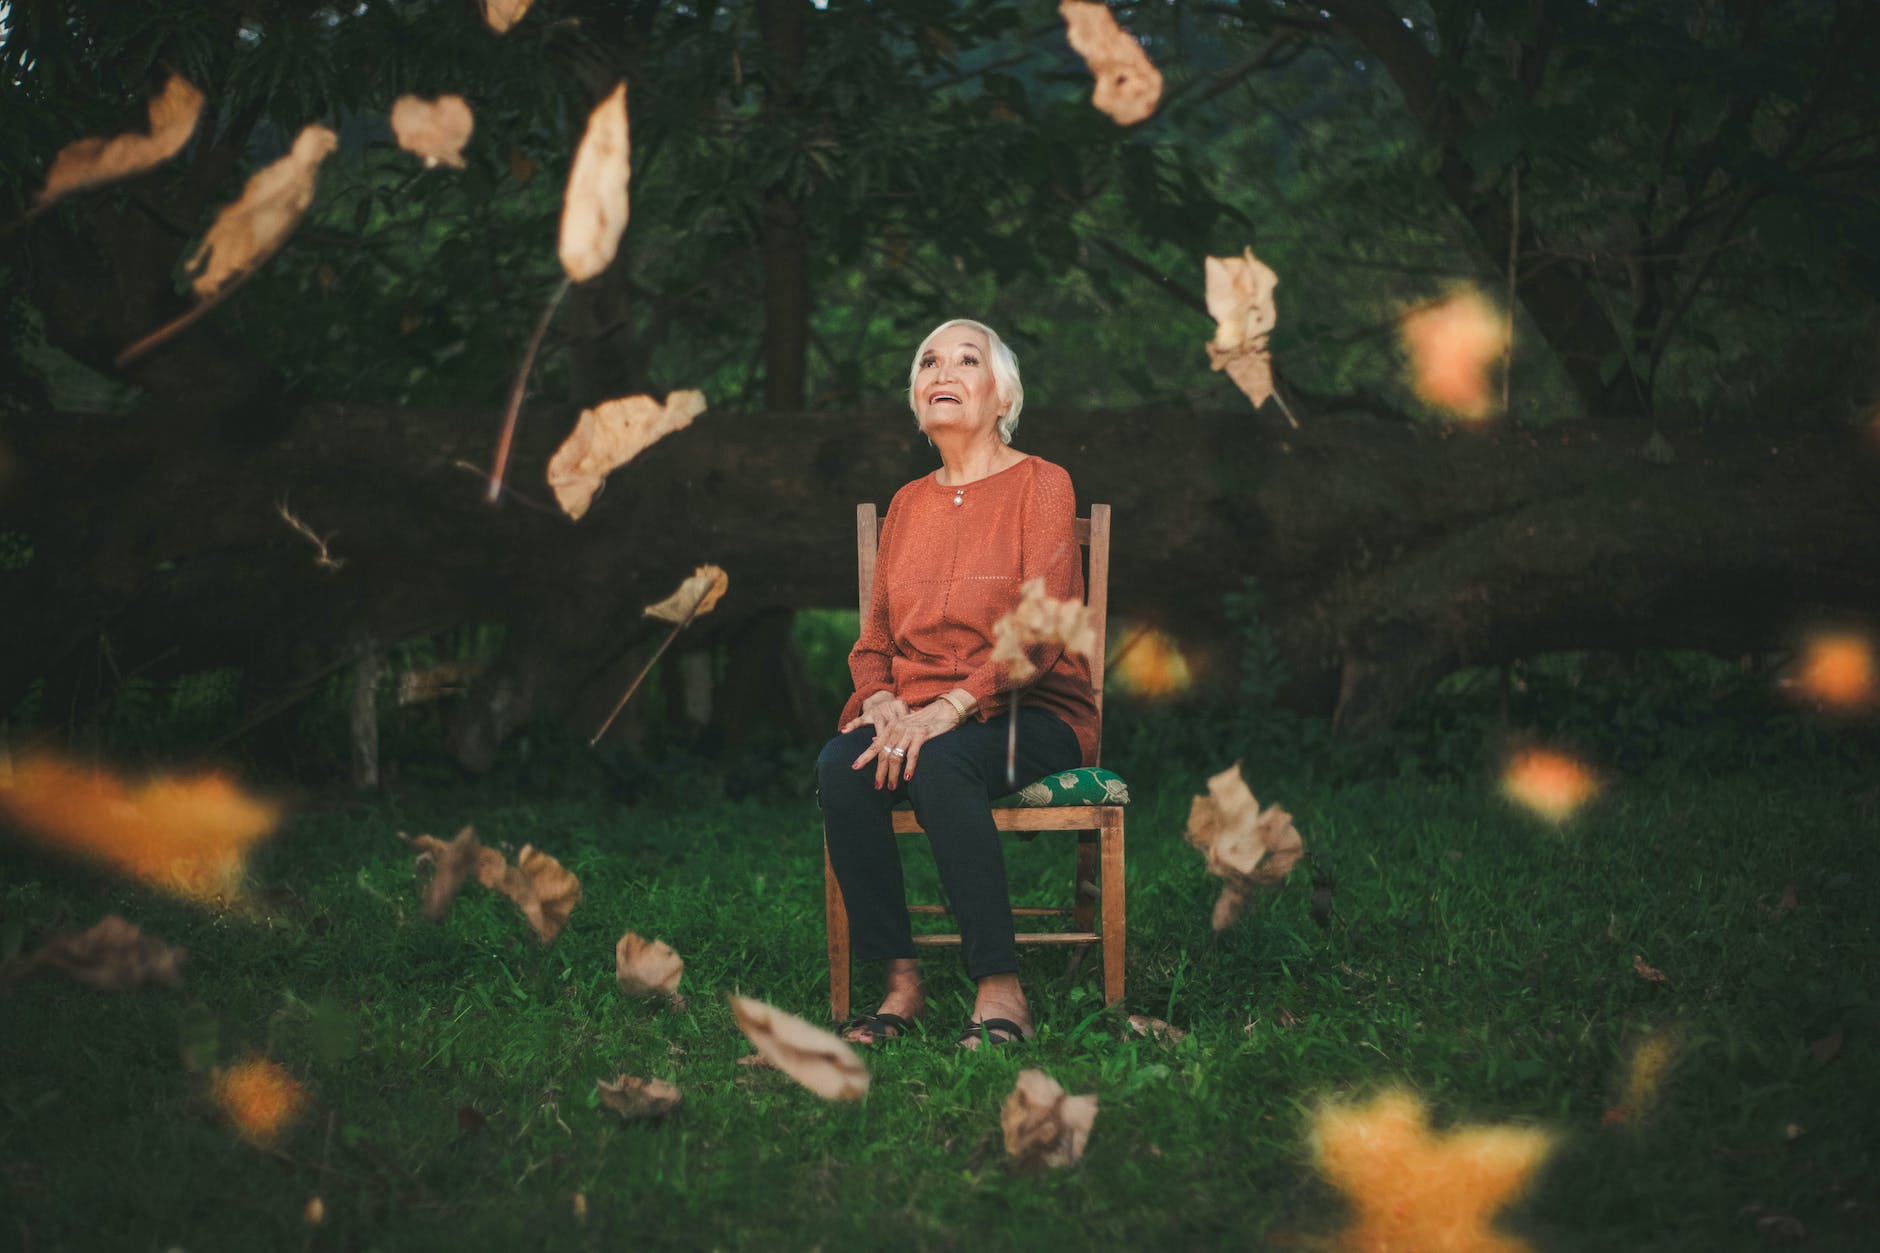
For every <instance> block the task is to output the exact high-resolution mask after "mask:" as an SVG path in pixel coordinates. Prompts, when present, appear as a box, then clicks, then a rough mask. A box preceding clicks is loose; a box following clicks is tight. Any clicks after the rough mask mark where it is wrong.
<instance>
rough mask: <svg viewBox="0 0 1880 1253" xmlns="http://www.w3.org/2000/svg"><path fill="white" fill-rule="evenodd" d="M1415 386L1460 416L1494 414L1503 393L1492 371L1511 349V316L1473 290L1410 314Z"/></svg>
mask: <svg viewBox="0 0 1880 1253" xmlns="http://www.w3.org/2000/svg"><path fill="white" fill-rule="evenodd" d="M1400 330H1401V332H1402V334H1403V343H1404V348H1405V349H1406V350H1407V351H1408V352H1409V354H1410V371H1411V385H1412V386H1413V387H1414V388H1415V389H1416V394H1417V396H1418V397H1419V398H1421V399H1422V400H1423V401H1424V403H1426V404H1430V405H1434V406H1435V407H1436V408H1438V409H1443V410H1446V411H1448V412H1449V413H1452V414H1454V415H1455V416H1457V417H1459V418H1468V419H1471V420H1474V419H1479V418H1486V417H1488V416H1489V415H1490V414H1492V413H1494V411H1495V406H1496V404H1497V402H1498V401H1499V393H1498V392H1497V391H1496V389H1495V388H1493V387H1491V386H1490V385H1489V373H1490V371H1491V370H1492V369H1493V368H1494V366H1495V363H1496V362H1498V361H1500V360H1501V359H1502V355H1503V353H1505V352H1506V351H1507V348H1508V334H1509V329H1508V319H1507V318H1505V317H1503V316H1502V315H1501V313H1500V312H1499V311H1498V310H1497V309H1496V308H1495V306H1494V305H1493V304H1491V303H1489V301H1488V299H1487V297H1485V296H1483V295H1482V294H1481V293H1480V292H1478V291H1475V290H1473V289H1465V290H1463V291H1458V292H1456V293H1454V294H1452V295H1449V296H1446V297H1444V298H1443V299H1442V300H1439V301H1437V302H1436V303H1435V304H1433V305H1425V306H1423V307H1422V308H1420V309H1415V310H1413V311H1411V312H1410V313H1407V314H1405V315H1404V318H1403V321H1402V323H1401V324H1400Z"/></svg>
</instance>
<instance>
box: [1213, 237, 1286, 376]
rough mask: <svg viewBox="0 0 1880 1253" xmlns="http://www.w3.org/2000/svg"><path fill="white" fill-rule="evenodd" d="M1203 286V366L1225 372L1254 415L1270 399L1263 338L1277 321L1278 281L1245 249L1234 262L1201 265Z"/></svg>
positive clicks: (1228, 259)
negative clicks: (1208, 327)
mask: <svg viewBox="0 0 1880 1253" xmlns="http://www.w3.org/2000/svg"><path fill="white" fill-rule="evenodd" d="M1202 273H1203V275H1204V276H1205V278H1206V280H1207V300H1208V316H1209V317H1211V318H1213V319H1214V322H1215V327H1214V338H1213V339H1211V340H1209V341H1208V366H1209V368H1210V369H1214V370H1225V371H1226V372H1227V377H1228V378H1230V379H1233V380H1234V385H1235V386H1236V387H1238V388H1240V390H1241V391H1243V392H1245V393H1246V395H1247V399H1248V400H1251V401H1252V402H1253V407H1254V408H1256V409H1258V408H1259V407H1260V406H1261V405H1263V404H1265V403H1266V402H1267V398H1268V397H1270V396H1272V394H1273V359H1272V357H1271V356H1270V355H1269V354H1268V352H1267V341H1268V337H1269V336H1270V335H1271V334H1272V331H1273V327H1274V325H1275V324H1276V323H1277V322H1278V321H1279V311H1278V308H1277V307H1276V306H1275V305H1274V303H1273V289H1274V288H1276V287H1278V286H1279V275H1277V274H1275V273H1274V272H1273V270H1272V268H1271V267H1269V266H1268V265H1267V264H1266V263H1265V262H1263V261H1261V260H1260V259H1259V258H1257V257H1255V256H1254V255H1253V249H1251V248H1249V249H1247V250H1246V251H1245V252H1244V253H1243V254H1242V255H1240V256H1238V257H1209V258H1207V260H1206V261H1204V262H1203V263H1202Z"/></svg>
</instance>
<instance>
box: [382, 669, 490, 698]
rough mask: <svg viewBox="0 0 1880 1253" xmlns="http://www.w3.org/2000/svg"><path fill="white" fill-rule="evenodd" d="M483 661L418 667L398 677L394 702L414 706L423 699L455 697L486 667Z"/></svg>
mask: <svg viewBox="0 0 1880 1253" xmlns="http://www.w3.org/2000/svg"><path fill="white" fill-rule="evenodd" d="M489 664H490V663H489V662H487V661H475V660H471V661H440V662H438V663H437V664H436V665H434V666H420V667H419V668H417V669H415V670H407V671H405V672H404V673H403V674H401V675H399V676H398V703H399V704H401V705H417V704H422V703H424V702H425V701H433V700H442V699H444V698H445V697H446V696H456V695H458V694H459V693H461V692H462V691H463V690H464V689H465V688H466V687H468V686H469V685H470V680H472V679H474V678H476V677H477V676H478V675H480V674H482V673H483V672H484V671H485V670H487V669H489Z"/></svg>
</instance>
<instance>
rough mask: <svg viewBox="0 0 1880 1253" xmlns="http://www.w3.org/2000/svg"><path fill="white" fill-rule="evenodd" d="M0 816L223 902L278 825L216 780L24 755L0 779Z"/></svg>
mask: <svg viewBox="0 0 1880 1253" xmlns="http://www.w3.org/2000/svg"><path fill="white" fill-rule="evenodd" d="M0 813H5V814H7V815H8V816H10V817H11V818H12V819H13V820H14V821H15V822H16V823H18V824H19V827H20V829H21V831H22V832H23V833H24V834H26V835H28V836H30V837H32V838H33V839H35V840H37V841H38V842H39V843H41V844H43V845H45V846H46V847H48V848H51V849H54V850H56V851H59V852H64V853H71V854H75V855H77V856H81V857H85V858H88V859H90V860H91V861H94V862H97V863H99V864H101V865H103V866H105V867H107V868H109V869H111V870H115V871H118V872H119V873H121V874H126V875H129V876H131V877H133V878H135V879H138V880H140V881H142V882H144V883H146V884H149V885H150V886H152V887H156V888H160V889H162V890H163V891H166V892H170V893H172V894H174V895H177V896H181V897H186V898H188V899H190V900H196V901H225V902H226V901H231V900H234V899H236V898H238V897H239V896H240V895H241V878H242V872H243V869H244V866H245V864H246V861H247V857H248V854H249V852H250V851H251V849H252V848H253V846H254V844H255V843H256V842H257V841H258V840H260V839H261V838H262V837H263V836H265V835H267V834H269V833H270V832H272V831H273V830H274V828H275V826H276V825H277V824H278V823H279V822H280V820H281V811H280V808H279V807H278V806H276V805H274V804H271V803H269V802H266V801H261V800H257V799H255V798H253V797H251V796H249V795H247V794H246V793H244V792H243V791H241V790H240V789H239V788H237V787H236V786H235V784H234V783H232V782H231V781H230V780H228V779H227V778H225V777H224V776H222V775H219V774H203V775H196V776H193V777H179V776H170V775H159V776H156V777H154V778H151V779H149V780H147V781H145V782H143V783H139V784H134V785H132V784H127V783H125V782H124V781H123V780H121V779H119V778H118V777H117V776H115V775H112V774H110V773H108V772H106V771H104V770H95V769H87V768H85V767H82V766H78V765H74V764H72V763H69V762H65V761H61V760H59V759H57V758H54V757H50V756H43V755H42V756H33V757H27V758H25V759H23V760H21V761H19V762H18V763H16V764H15V766H14V768H13V771H12V775H11V778H10V779H9V780H7V781H5V782H0Z"/></svg>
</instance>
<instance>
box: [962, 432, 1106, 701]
mask: <svg viewBox="0 0 1880 1253" xmlns="http://www.w3.org/2000/svg"><path fill="white" fill-rule="evenodd" d="M1076 522H1077V494H1076V492H1075V491H1074V490H1072V487H1071V476H1070V475H1069V474H1067V473H1066V472H1065V471H1064V469H1063V467H1062V466H1056V465H1051V464H1049V463H1046V464H1045V465H1044V466H1042V467H1040V469H1039V472H1038V473H1037V474H1035V475H1034V476H1033V477H1032V480H1031V488H1030V491H1029V492H1028V493H1027V494H1026V497H1025V504H1024V511H1023V514H1022V522H1021V527H1022V531H1023V534H1022V536H1021V545H1020V550H1019V575H1018V579H1019V584H1020V585H1021V586H1023V584H1025V583H1026V582H1027V581H1029V580H1031V579H1036V578H1042V579H1043V580H1044V591H1045V595H1047V596H1049V597H1051V598H1052V599H1054V600H1076V601H1082V600H1083V598H1084V590H1083V581H1084V580H1083V562H1082V554H1081V552H1080V550H1079V548H1078V545H1077V530H1076ZM1063 655H1064V646H1063V645H1062V644H1034V645H1032V646H1030V647H1028V648H1027V649H1026V650H1025V656H1026V657H1027V658H1029V659H1030V661H1031V664H1032V665H1033V666H1035V667H1036V668H1037V673H1036V674H1034V675H1033V676H1032V677H1033V678H1036V677H1037V676H1038V675H1042V674H1044V673H1045V672H1047V671H1049V670H1050V669H1051V668H1052V667H1053V666H1055V665H1057V663H1058V659H1059V658H1060V657H1062V656H1063ZM1030 681H1031V680H1026V682H1030ZM960 686H961V687H962V688H964V689H966V690H967V691H968V692H971V693H972V696H973V700H974V701H975V702H977V703H978V704H979V705H980V706H981V707H982V712H989V711H986V710H984V708H983V707H984V706H985V705H986V704H987V702H988V701H989V700H990V699H991V698H992V697H994V696H998V695H1000V694H1002V693H1005V692H1009V691H1011V690H1012V689H1013V688H1015V687H1019V686H1022V685H1021V684H1019V683H1018V682H1016V681H1014V680H1013V678H1012V673H1011V670H1010V669H1008V668H1007V667H1006V666H1005V665H1004V664H1003V663H1002V662H994V661H988V662H987V663H986V664H985V665H983V666H981V667H979V668H978V669H977V670H975V671H973V672H972V673H971V674H969V675H967V676H966V677H965V678H964V679H962V680H961V681H960Z"/></svg>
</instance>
